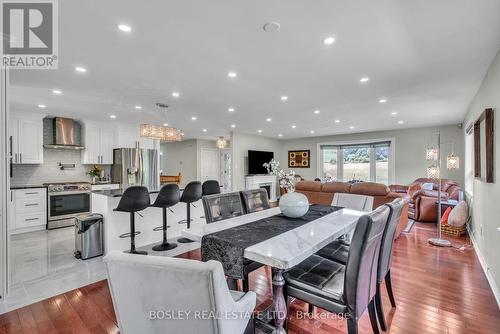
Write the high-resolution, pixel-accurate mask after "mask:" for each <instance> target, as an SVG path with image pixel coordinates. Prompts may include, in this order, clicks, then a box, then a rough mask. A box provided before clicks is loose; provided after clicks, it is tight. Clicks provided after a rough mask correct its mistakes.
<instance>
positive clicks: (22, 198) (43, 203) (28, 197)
mask: <svg viewBox="0 0 500 334" xmlns="http://www.w3.org/2000/svg"><path fill="white" fill-rule="evenodd" d="M9 208H10V210H11V211H10V215H9V223H8V226H9V231H10V233H11V234H18V233H25V232H32V231H40V230H45V228H46V225H47V189H46V188H29V189H12V190H11V191H10V206H9Z"/></svg>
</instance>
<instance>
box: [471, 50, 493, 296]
mask: <svg viewBox="0 0 500 334" xmlns="http://www.w3.org/2000/svg"><path fill="white" fill-rule="evenodd" d="M499 107H500V52H499V53H498V54H497V56H496V57H495V59H494V60H493V63H492V65H491V67H490V69H489V71H488V73H487V74H486V76H485V78H484V80H483V83H482V85H481V87H480V89H479V91H478V92H477V95H476V96H475V98H474V100H473V101H472V103H471V105H470V107H469V110H468V112H467V115H466V118H465V122H464V124H465V125H467V126H468V125H469V124H472V123H473V122H474V121H475V120H476V119H477V118H478V117H479V115H481V113H482V112H483V111H484V109H486V108H493V109H494V110H495V111H494V112H495V115H494V122H495V124H494V130H495V138H494V150H495V151H494V157H495V162H494V181H495V182H494V183H486V182H484V181H481V180H478V179H474V181H473V185H472V194H468V196H469V197H470V199H471V202H472V222H471V224H470V226H469V228H470V231H471V233H472V237H473V238H474V240H475V243H476V246H477V249H478V250H479V253H480V255H481V256H482V257H483V260H484V262H486V266H487V276H488V277H489V278H490V283H491V282H493V283H494V288H493V289H494V290H495V289H496V293H497V301H498V302H500V300H499V299H498V298H499V296H498V289H499V288H500V261H499V260H498V255H499V254H500V231H499V230H498V228H500V219H499V213H500V210H499V209H498V199H499V198H500V184H499V183H498V176H499V175H500V138H499V136H498V135H497V134H496V132H497V131H498V130H499V129H500V114H499V111H500V109H499ZM464 129H466V127H465V126H464Z"/></svg>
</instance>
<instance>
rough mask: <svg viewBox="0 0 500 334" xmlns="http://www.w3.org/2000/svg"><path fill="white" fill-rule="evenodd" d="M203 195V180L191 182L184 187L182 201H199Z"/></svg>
mask: <svg viewBox="0 0 500 334" xmlns="http://www.w3.org/2000/svg"><path fill="white" fill-rule="evenodd" d="M201 196H202V188H201V182H199V181H192V182H189V183H188V184H187V185H186V187H185V188H184V190H183V192H182V195H181V199H180V201H181V202H183V203H192V202H196V201H198V200H199V199H200V198H201Z"/></svg>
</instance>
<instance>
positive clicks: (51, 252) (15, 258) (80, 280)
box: [0, 228, 200, 314]
mask: <svg viewBox="0 0 500 334" xmlns="http://www.w3.org/2000/svg"><path fill="white" fill-rule="evenodd" d="M73 233H74V230H73V228H62V229H57V230H50V231H37V232H30V233H23V234H18V235H13V236H12V237H11V257H10V289H9V294H8V295H7V296H6V298H5V299H4V300H2V301H0V314H2V313H5V312H8V311H10V310H14V309H17V308H20V307H23V306H26V305H29V304H32V303H35V302H37V301H40V300H43V299H46V298H49V297H52V296H55V295H58V294H60V293H63V292H66V291H69V290H73V289H76V288H79V287H82V286H85V285H88V284H91V283H94V282H97V281H100V280H102V279H104V278H106V271H105V268H104V263H103V261H102V257H97V258H93V259H88V260H85V261H83V260H79V259H76V258H75V257H74V256H73V251H74V244H75V241H74V234H73ZM171 241H172V242H175V240H171ZM178 245H179V246H178V247H177V248H174V249H172V250H170V251H166V252H153V251H151V247H152V246H153V245H150V246H145V247H141V248H140V250H148V251H150V252H149V254H150V255H156V256H176V255H179V254H182V253H185V252H188V251H190V250H193V249H196V248H199V247H200V244H199V243H196V242H193V243H189V244H178Z"/></svg>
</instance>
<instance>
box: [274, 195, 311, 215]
mask: <svg viewBox="0 0 500 334" xmlns="http://www.w3.org/2000/svg"><path fill="white" fill-rule="evenodd" d="M279 206H280V210H281V213H283V214H284V215H285V216H287V217H290V218H299V217H302V216H303V215H305V214H306V213H307V211H308V210H309V201H308V200H307V197H306V195H304V194H301V193H297V192H291V193H286V194H284V195H283V196H281V197H280V205H279Z"/></svg>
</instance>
